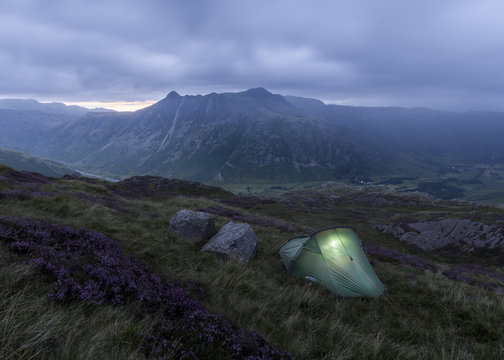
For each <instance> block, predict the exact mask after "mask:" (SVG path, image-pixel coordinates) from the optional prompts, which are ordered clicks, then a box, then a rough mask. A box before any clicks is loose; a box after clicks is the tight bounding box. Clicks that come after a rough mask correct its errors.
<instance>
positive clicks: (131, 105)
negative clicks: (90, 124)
mask: <svg viewBox="0 0 504 360" xmlns="http://www.w3.org/2000/svg"><path fill="white" fill-rule="evenodd" d="M157 101H158V100H144V101H73V102H72V101H62V103H64V104H65V105H77V106H82V107H85V108H88V109H95V108H104V109H109V110H115V111H136V110H140V109H143V108H145V107H147V106H150V105H152V104H154V103H156V102H157Z"/></svg>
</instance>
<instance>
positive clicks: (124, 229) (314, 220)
mask: <svg viewBox="0 0 504 360" xmlns="http://www.w3.org/2000/svg"><path fill="white" fill-rule="evenodd" d="M93 185H94V186H98V187H101V188H102V189H105V190H107V186H106V184H105V183H102V182H99V183H98V184H93ZM40 190H42V191H47V192H59V193H60V195H58V196H52V197H41V198H33V197H28V198H25V199H23V200H20V199H6V200H5V201H3V200H2V201H0V213H3V214H6V215H9V216H18V217H29V218H34V219H47V220H50V221H51V222H52V223H55V224H57V225H58V226H64V225H68V226H71V227H72V228H74V229H78V228H81V227H84V228H85V229H87V230H97V231H100V232H102V233H104V234H106V236H107V237H108V238H111V239H114V240H116V241H118V243H119V245H120V247H121V249H122V250H123V251H124V252H125V253H128V254H134V255H135V257H137V258H139V259H141V260H143V261H145V262H146V263H147V265H148V267H149V268H150V269H151V271H152V272H154V273H158V274H160V275H161V276H162V277H163V278H165V279H167V280H170V279H175V278H179V279H181V281H182V282H186V281H193V282H195V283H198V284H200V285H201V286H202V287H203V288H204V292H205V295H206V298H205V299H203V300H201V304H202V305H203V306H204V307H205V308H206V309H208V311H211V312H212V313H216V314H223V315H224V316H225V318H226V319H227V320H229V321H231V322H232V323H233V324H235V325H234V326H236V328H244V329H248V330H247V331H258V332H260V333H261V334H262V335H263V336H264V337H265V338H266V339H268V341H269V343H270V344H272V346H273V347H275V348H286V349H288V350H289V351H290V352H291V353H292V354H293V355H295V357H296V358H298V359H479V358H482V359H483V358H484V359H500V358H502V357H503V354H504V349H503V347H502V344H503V343H504V341H503V340H504V339H503V336H502V335H501V334H503V333H504V327H503V323H502V321H501V319H502V318H503V317H504V305H503V301H502V295H500V294H499V293H496V292H495V291H492V290H488V289H486V288H481V287H478V286H473V285H470V284H467V283H465V282H464V281H459V280H452V279H450V278H449V277H447V276H445V275H443V271H446V270H450V269H452V267H453V266H454V265H457V264H455V263H450V264H446V263H444V262H443V256H442V255H435V254H429V253H423V252H421V251H420V250H418V249H414V248H411V247H408V246H406V245H404V244H402V243H398V242H397V241H395V240H394V239H392V238H390V237H388V236H385V235H384V234H381V233H379V232H378V231H376V230H373V229H372V225H375V224H378V223H386V222H388V221H389V220H390V219H391V218H392V217H400V216H403V217H404V216H407V217H411V218H419V217H425V216H435V215H436V214H451V215H452V217H455V216H459V215H467V214H470V212H471V211H474V210H475V209H474V208H471V207H470V206H459V205H453V206H452V205H447V204H444V203H443V204H440V205H433V206H432V207H429V208H425V209H415V208H414V207H398V208H394V207H369V206H368V205H366V204H348V205H345V206H343V205H341V204H340V205H336V204H332V203H331V201H330V199H329V198H327V199H322V198H319V197H318V195H317V196H311V197H312V198H315V199H317V201H319V200H320V201H321V202H322V203H324V204H325V205H323V206H327V205H329V206H330V207H331V208H330V209H326V210H324V209H322V208H320V209H315V210H316V211H315V213H313V212H312V213H309V212H308V211H306V210H308V208H307V207H306V205H303V204H302V202H300V203H299V205H298V206H300V207H301V208H299V209H296V208H293V207H292V206H289V205H287V206H285V204H284V202H283V201H277V200H275V201H274V202H273V203H256V204H253V205H252V206H250V207H248V208H242V207H239V206H238V207H236V206H237V205H239V204H236V203H234V204H233V205H229V204H223V203H222V202H220V201H219V200H218V199H215V200H214V199H213V198H212V197H211V196H210V197H208V198H207V197H187V196H176V195H175V196H171V197H167V198H163V199H157V198H131V199H130V198H125V197H122V196H118V195H116V194H111V193H110V191H108V190H107V191H108V193H104V194H102V195H100V196H112V197H114V198H116V199H117V200H119V201H123V202H124V203H125V204H126V206H127V207H128V208H129V209H131V210H134V212H133V213H119V212H116V211H113V209H111V208H109V207H107V206H106V204H102V203H100V202H97V203H93V202H90V201H85V200H84V201H83V200H80V199H76V198H75V197H72V196H70V194H71V193H75V192H82V193H86V194H89V195H91V196H95V197H99V196H98V194H97V192H99V191H101V190H97V189H96V188H87V187H86V186H84V185H83V184H81V182H80V181H78V180H71V181H67V180H58V181H57V182H51V183H48V184H45V185H42V186H41V187H40ZM88 191H89V192H88ZM310 191H312V189H310ZM313 191H316V190H313ZM326 195H327V196H330V195H331V193H327V194H326ZM342 195H343V196H344V194H342ZM312 205H313V204H312ZM211 206H225V207H226V208H229V209H231V210H233V211H237V212H239V213H240V214H242V215H245V216H248V217H251V218H253V217H258V218H268V219H273V220H275V221H278V222H286V223H294V224H296V225H298V226H303V227H308V228H315V229H316V228H321V227H325V226H330V225H341V224H345V225H352V226H354V227H355V228H356V229H357V231H358V233H359V235H360V236H361V238H362V239H363V241H364V242H365V243H366V244H374V245H376V246H379V247H381V248H385V249H387V250H390V251H394V252H398V253H400V254H399V255H398V258H395V259H394V258H392V257H391V256H390V254H388V255H389V256H384V257H385V258H383V257H380V256H381V255H380V256H378V254H373V255H371V254H370V259H371V261H372V262H373V266H374V268H375V270H376V273H377V274H378V276H379V277H380V278H381V279H382V281H383V282H384V283H385V284H386V286H387V288H388V290H387V293H386V296H387V299H388V300H389V301H390V303H391V304H392V305H391V304H390V303H389V302H387V301H386V300H385V299H384V298H379V299H366V298H357V299H350V298H346V299H340V298H339V297H338V296H336V295H335V294H333V293H331V292H329V291H327V290H326V289H324V288H321V287H318V286H315V285H312V286H310V285H309V284H306V283H305V282H303V281H300V280H296V279H292V278H289V277H288V276H287V274H286V272H285V270H284V269H283V268H282V265H281V263H280V261H279V258H278V255H277V252H276V251H277V249H278V247H279V246H280V245H281V244H282V243H283V242H284V241H285V240H286V239H288V238H289V237H292V236H295V235H298V234H299V232H298V231H287V230H283V229H280V228H278V227H275V226H268V224H266V225H257V224H256V225H254V224H253V226H254V229H255V230H256V232H257V234H258V236H259V239H260V243H259V248H258V252H257V255H256V257H255V259H254V260H253V261H252V262H251V263H250V264H249V265H248V266H242V265H239V264H235V263H231V262H224V261H221V260H219V259H216V258H214V257H213V256H211V255H209V254H204V253H201V252H200V246H201V245H202V244H190V243H187V242H185V241H183V240H182V239H179V238H176V237H174V236H172V235H171V234H169V232H168V231H167V229H168V225H169V218H170V216H171V215H173V214H174V213H175V212H176V211H177V210H179V209H181V208H208V207H211ZM303 206H304V207H303ZM298 210H299V211H298ZM310 210H312V209H310ZM477 210H478V209H477ZM487 212H492V213H494V214H498V213H499V210H496V209H495V210H494V209H493V208H490V207H488V208H485V210H484V213H485V216H487V215H488V216H490V214H487ZM147 214H156V215H157V216H156V217H151V216H148V215H147ZM362 214H363V215H364V216H362ZM356 215H358V216H356ZM354 216H356V217H354ZM215 218H216V222H217V226H218V227H220V226H222V225H224V224H225V223H226V222H227V221H229V218H228V217H226V216H220V215H215ZM245 220H248V219H245ZM245 220H244V221H245ZM343 222H344V223H343ZM410 255H411V256H416V257H420V258H422V259H423V260H424V261H425V262H426V263H429V264H433V265H435V266H437V267H439V268H438V269H437V270H436V269H425V268H422V267H421V266H420V267H419V266H415V265H414V264H412V263H409V264H408V263H404V262H401V261H400V259H401V258H409V256H410ZM0 257H1V256H0ZM464 262H465V263H469V262H468V261H466V260H464ZM479 265H480V266H483V267H484V268H485V269H486V268H488V267H487V266H485V265H484V264H479ZM491 269H492V270H493V271H495V272H496V273H500V272H501V271H502V268H501V267H496V266H493V267H491ZM452 270H453V269H452ZM469 270H471V271H473V273H468V272H467V271H469ZM463 271H464V272H463V273H464V274H465V275H466V276H470V277H474V278H476V279H478V280H480V281H488V282H490V281H494V282H500V280H499V279H496V278H492V276H494V275H495V274H494V273H491V274H490V273H481V272H485V271H486V270H482V269H481V268H471V267H469V269H467V268H466V267H465V268H464V269H463ZM495 276H496V275H495ZM46 299H47V297H46ZM61 306H62V307H63V308H64V307H65V306H71V305H68V304H67V305H61ZM102 306H111V305H106V304H104V305H97V307H102ZM127 306H130V305H127ZM144 321H148V320H146V319H144ZM152 324H153V323H152ZM67 325H68V324H67ZM158 325H160V323H158ZM160 326H162V325H160ZM152 329H154V328H152ZM156 331H158V333H161V334H162V328H161V329H160V328H158V329H157V330H156ZM159 331H161V332H159ZM148 332H149V331H147V333H148ZM107 339H109V340H110V339H111V338H110V336H109V335H107V336H106V337H105V339H104V340H103V341H104V342H105V343H106V341H108V340H107ZM110 341H112V340H110ZM177 341H178V339H172V341H171V344H175V343H177ZM86 342H89V339H88V338H87V340H83V341H82V343H81V344H80V346H81V347H82V348H85V347H86V345H89V344H86ZM195 344H200V345H201V343H199V342H196V343H195ZM60 349H61V347H60ZM60 354H61V352H60ZM121 358H122V357H121ZM175 358H176V357H175Z"/></svg>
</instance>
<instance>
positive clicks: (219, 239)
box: [201, 222, 259, 264]
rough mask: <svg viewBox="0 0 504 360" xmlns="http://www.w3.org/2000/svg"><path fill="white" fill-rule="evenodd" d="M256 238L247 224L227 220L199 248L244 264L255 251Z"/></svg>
mask: <svg viewBox="0 0 504 360" xmlns="http://www.w3.org/2000/svg"><path fill="white" fill-rule="evenodd" d="M258 242H259V240H258V239H257V236H256V233H255V231H254V229H252V227H251V226H250V225H249V224H245V223H234V222H229V223H227V224H226V225H224V226H223V227H222V229H221V230H220V231H219V232H218V233H217V235H215V236H214V237H212V238H211V239H210V240H209V241H208V242H207V243H206V244H205V245H204V246H203V248H202V249H201V251H204V252H213V253H217V254H219V255H221V256H223V257H225V258H229V259H231V260H234V261H237V262H239V263H242V264H246V263H248V262H249V261H250V259H252V258H253V257H254V255H255V253H256V249H257V244H258Z"/></svg>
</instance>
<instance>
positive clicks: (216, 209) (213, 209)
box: [195, 205, 313, 233]
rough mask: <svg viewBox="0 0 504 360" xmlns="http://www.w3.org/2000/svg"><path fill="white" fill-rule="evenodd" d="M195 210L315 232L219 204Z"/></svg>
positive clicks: (261, 224)
mask: <svg viewBox="0 0 504 360" xmlns="http://www.w3.org/2000/svg"><path fill="white" fill-rule="evenodd" d="M195 211H202V212H206V213H208V214H213V215H218V216H222V217H227V218H229V219H232V220H235V221H243V222H246V223H249V224H254V225H259V226H265V227H275V228H277V229H279V230H282V231H304V232H306V233H311V232H313V230H312V229H310V228H308V227H304V226H299V225H295V224H291V223H287V222H284V221H278V220H274V219H271V218H267V217H258V216H250V215H247V214H244V213H241V212H239V211H236V210H232V209H229V208H225V207H222V206H219V205H212V206H209V207H206V208H196V209H195Z"/></svg>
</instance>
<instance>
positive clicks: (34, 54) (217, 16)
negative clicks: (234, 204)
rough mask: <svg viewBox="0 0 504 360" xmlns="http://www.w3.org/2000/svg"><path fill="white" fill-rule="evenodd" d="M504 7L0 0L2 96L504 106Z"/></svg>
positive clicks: (384, 0)
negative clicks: (261, 93) (276, 97)
mask: <svg viewBox="0 0 504 360" xmlns="http://www.w3.org/2000/svg"><path fill="white" fill-rule="evenodd" d="M503 66H504V1H502V0H496V1H491V0H478V1H476V0H467V1H466V0H454V1H451V0H442V1H439V0H422V1H407V0H380V1H377V0H349V1H345V0H339V1H334V0H330V1H319V0H305V1H301V0H268V1H262V0H254V1H252V0H250V1H249V0H247V1H246V0H228V1H224V0H223V1H220V0H205V1H204V0H199V1H197V0H185V1H183V0H180V1H176V0H173V1H168V0H163V1H161V0H160V1H155V0H145V1H141V0H135V1H126V0H121V1H108V0H82V1H78V0H77V1H74V0H53V1H44V0H38V1H37V0H32V1H29V0H2V1H0V69H1V70H0V98H6V97H22V98H35V99H38V100H40V101H53V100H54V101H64V102H67V103H75V102H87V103H88V105H89V104H90V105H93V104H94V103H96V102H98V101H102V102H108V103H110V104H109V105H110V106H113V104H112V103H123V102H134V101H136V102H137V103H133V104H134V105H136V106H140V105H143V104H146V103H148V102H149V101H155V100H159V99H161V98H163V97H164V96H165V95H166V94H167V93H168V92H169V91H170V90H176V91H178V92H179V93H181V94H206V93H209V92H213V91H215V92H224V91H239V90H244V89H247V88H251V87H257V86H263V87H266V88H267V89H269V90H270V91H272V92H275V93H280V94H291V95H300V96H307V97H315V98H319V99H322V100H324V101H326V102H330V103H340V104H348V105H366V106H376V105H378V106H380V105H382V106H388V105H397V106H407V107H413V106H427V107H432V108H438V109H450V110H483V109H489V110H501V111H504V71H503Z"/></svg>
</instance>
